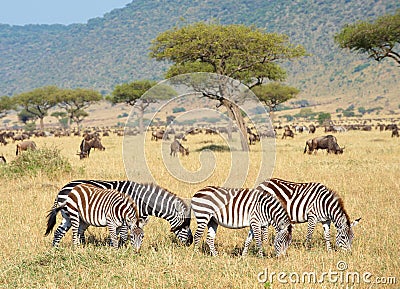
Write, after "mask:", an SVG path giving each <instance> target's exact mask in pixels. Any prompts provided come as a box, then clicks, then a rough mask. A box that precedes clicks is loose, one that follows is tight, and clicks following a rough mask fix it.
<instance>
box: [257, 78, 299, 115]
mask: <svg viewBox="0 0 400 289" xmlns="http://www.w3.org/2000/svg"><path fill="white" fill-rule="evenodd" d="M252 91H253V92H254V94H255V95H256V96H257V97H258V98H259V99H260V100H261V101H262V102H264V103H265V105H266V106H267V107H268V108H269V110H270V112H272V111H275V110H276V108H277V106H278V105H280V104H281V103H284V102H286V101H288V100H289V99H292V98H294V97H296V95H297V94H298V93H299V92H300V90H298V89H297V88H295V87H291V86H287V85H283V84H281V83H279V82H271V83H268V84H263V85H259V86H255V87H253V88H252Z"/></svg>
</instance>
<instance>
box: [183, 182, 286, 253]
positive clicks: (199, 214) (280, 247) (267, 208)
mask: <svg viewBox="0 0 400 289" xmlns="http://www.w3.org/2000/svg"><path fill="white" fill-rule="evenodd" d="M191 206H192V210H193V213H194V215H195V217H196V220H197V230H196V233H195V234H194V245H195V248H196V250H197V246H198V244H199V242H200V239H201V236H202V235H203V232H204V230H205V227H206V226H207V227H208V233H207V240H206V242H207V245H208V246H209V248H210V252H211V254H212V255H213V256H217V255H218V252H217V250H216V249H215V246H214V239H215V235H216V232H217V228H218V225H221V226H224V227H226V228H231V229H240V228H244V227H249V226H250V232H249V234H248V236H247V238H246V241H245V246H244V249H243V252H242V256H245V255H247V251H248V246H249V245H250V243H251V241H252V239H253V237H254V238H255V240H256V244H257V247H258V255H259V256H260V257H262V256H263V249H262V238H261V228H262V227H268V226H269V225H272V226H273V227H274V228H275V230H276V231H277V235H276V238H275V241H274V247H275V252H276V255H277V256H279V255H284V254H285V253H286V250H287V248H288V246H289V245H290V243H291V240H292V225H291V223H290V219H289V216H288V214H287V212H286V210H285V209H284V208H283V206H282V205H281V204H280V203H279V201H278V200H277V199H275V198H274V197H273V196H271V195H267V194H264V193H263V192H262V191H259V190H257V189H248V188H222V187H215V186H208V187H205V188H203V189H201V190H200V191H198V192H196V193H195V194H194V196H193V197H192V202H191Z"/></svg>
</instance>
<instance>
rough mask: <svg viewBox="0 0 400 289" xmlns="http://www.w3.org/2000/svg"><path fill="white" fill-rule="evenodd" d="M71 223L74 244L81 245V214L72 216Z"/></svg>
mask: <svg viewBox="0 0 400 289" xmlns="http://www.w3.org/2000/svg"><path fill="white" fill-rule="evenodd" d="M71 225H72V243H73V244H74V245H76V246H77V245H79V244H80V238H79V225H80V222H79V216H74V215H72V216H71Z"/></svg>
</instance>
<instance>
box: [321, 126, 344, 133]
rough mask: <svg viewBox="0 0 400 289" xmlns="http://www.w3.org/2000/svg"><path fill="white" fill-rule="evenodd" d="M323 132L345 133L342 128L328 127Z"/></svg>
mask: <svg viewBox="0 0 400 289" xmlns="http://www.w3.org/2000/svg"><path fill="white" fill-rule="evenodd" d="M325 132H346V129H345V128H344V127H343V126H337V125H330V126H326V127H325Z"/></svg>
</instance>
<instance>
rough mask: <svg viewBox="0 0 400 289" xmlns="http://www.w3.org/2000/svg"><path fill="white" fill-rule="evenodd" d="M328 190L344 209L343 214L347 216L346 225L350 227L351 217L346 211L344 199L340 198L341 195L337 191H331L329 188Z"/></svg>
mask: <svg viewBox="0 0 400 289" xmlns="http://www.w3.org/2000/svg"><path fill="white" fill-rule="evenodd" d="M327 189H328V191H329V192H330V193H331V194H332V195H333V197H334V199H335V200H337V202H338V203H339V207H340V208H341V209H342V212H343V213H344V215H345V216H346V223H347V225H348V226H349V227H350V217H349V215H348V214H347V211H346V209H345V208H344V202H343V199H342V198H341V197H340V196H339V194H338V193H337V192H336V191H334V190H331V189H329V188H327Z"/></svg>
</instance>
